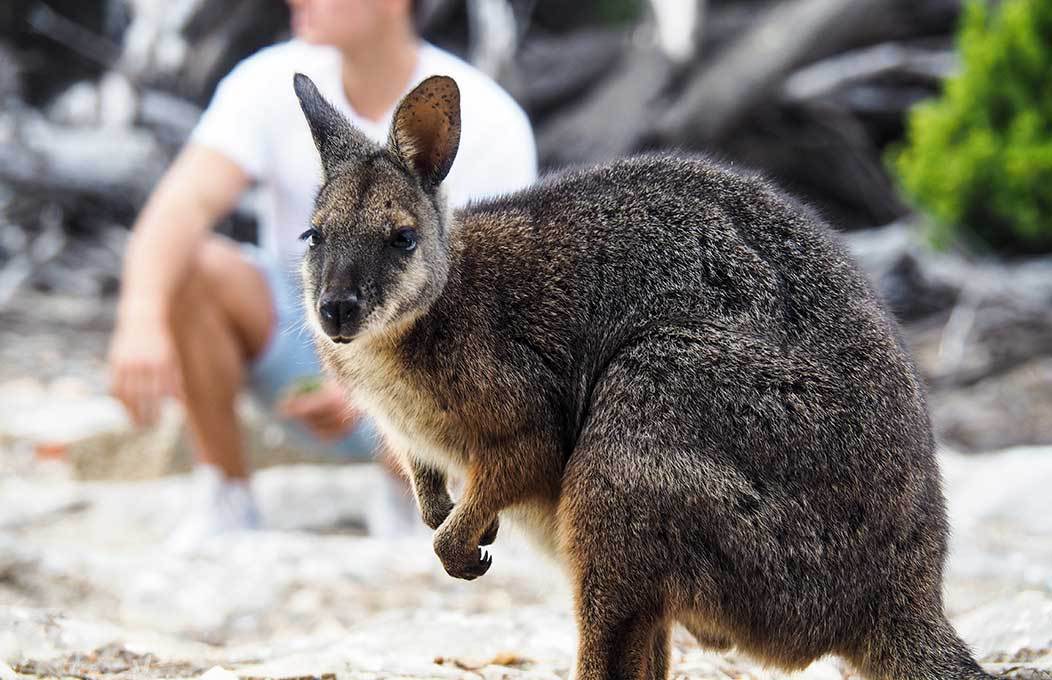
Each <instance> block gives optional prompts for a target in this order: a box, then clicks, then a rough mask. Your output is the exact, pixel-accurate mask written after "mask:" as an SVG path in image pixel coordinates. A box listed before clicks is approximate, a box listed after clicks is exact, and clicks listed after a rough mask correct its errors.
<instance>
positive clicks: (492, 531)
mask: <svg viewBox="0 0 1052 680" xmlns="http://www.w3.org/2000/svg"><path fill="white" fill-rule="evenodd" d="M499 528H500V518H499V517H494V518H493V522H492V523H491V524H490V525H489V528H488V529H486V533H484V534H482V538H480V539H479V545H492V544H493V541H495V540H497V529H499Z"/></svg>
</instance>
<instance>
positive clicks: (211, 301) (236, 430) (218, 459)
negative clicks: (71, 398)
mask: <svg viewBox="0 0 1052 680" xmlns="http://www.w3.org/2000/svg"><path fill="white" fill-rule="evenodd" d="M275 323H276V320H275V317H274V310H273V303H272V301H271V299H270V288H269V286H268V285H267V282H266V280H265V279H264V277H263V275H262V274H261V273H260V271H259V270H258V269H257V268H256V267H255V266H254V265H252V264H251V263H250V262H249V261H248V260H247V259H246V258H245V257H244V256H243V255H242V254H241V251H240V250H239V248H238V247H237V246H236V245H235V244H233V243H231V242H229V241H227V240H226V239H223V238H221V237H216V236H211V237H209V238H207V239H206V240H205V241H204V242H203V243H202V244H201V246H200V249H199V251H198V253H197V255H196V256H195V258H194V266H193V268H192V270H191V271H190V272H189V273H188V275H187V280H186V281H185V282H184V284H183V286H182V289H181V290H180V293H179V296H178V299H177V301H176V304H175V305H174V306H173V313H172V331H173V336H174V338H175V343H176V350H177V352H178V354H179V362H180V372H181V374H182V387H183V395H182V401H183V405H184V408H185V410H186V416H187V422H188V425H189V427H190V430H191V433H192V435H193V438H194V443H195V444H196V446H195V456H196V458H197V460H198V461H199V462H202V463H208V464H211V465H214V466H216V467H218V468H219V469H220V470H222V471H223V473H224V474H225V475H226V476H227V477H228V478H233V479H244V478H247V476H248V473H249V465H248V460H247V456H246V454H245V448H244V441H243V439H242V434H241V428H240V425H239V423H238V419H237V412H236V410H235V403H236V400H237V396H238V393H239V392H240V390H241V386H242V383H243V382H244V378H245V366H246V364H247V362H248V361H249V360H250V359H252V358H253V357H255V356H257V355H258V354H259V353H260V352H261V351H262V349H263V347H264V346H265V345H266V342H267V339H268V338H269V337H270V334H271V333H272V332H273V329H274V325H275Z"/></svg>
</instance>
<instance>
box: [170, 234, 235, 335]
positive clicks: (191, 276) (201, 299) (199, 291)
mask: <svg viewBox="0 0 1052 680" xmlns="http://www.w3.org/2000/svg"><path fill="white" fill-rule="evenodd" d="M231 249H232V246H230V245H228V244H226V243H223V242H222V241H221V240H220V237H216V236H209V237H208V238H206V239H204V240H203V241H202V242H201V244H200V245H198V246H197V247H196V248H195V249H194V251H193V253H192V254H191V257H190V263H189V266H188V267H187V268H186V272H185V273H184V274H183V277H182V280H181V281H180V282H179V285H178V287H177V288H176V291H175V296H174V298H173V300H172V308H171V322H172V324H173V326H174V327H175V329H176V330H177V329H178V328H180V327H184V328H185V327H186V326H187V325H195V319H198V318H200V316H202V315H203V314H212V313H214V309H213V308H214V307H215V306H216V305H217V304H218V300H217V298H216V296H215V291H216V290H217V288H219V287H220V286H222V285H223V276H224V271H229V267H230V265H231V263H232V258H233V257H237V254H236V252H234V253H232V252H231Z"/></svg>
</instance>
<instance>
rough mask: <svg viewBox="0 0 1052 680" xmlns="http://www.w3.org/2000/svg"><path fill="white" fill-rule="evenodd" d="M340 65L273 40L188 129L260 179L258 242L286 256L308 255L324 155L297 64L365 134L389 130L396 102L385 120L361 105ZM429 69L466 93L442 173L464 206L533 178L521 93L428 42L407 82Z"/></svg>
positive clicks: (454, 199)
mask: <svg viewBox="0 0 1052 680" xmlns="http://www.w3.org/2000/svg"><path fill="white" fill-rule="evenodd" d="M341 70H342V65H341V59H340V54H339V53H338V52H337V51H336V50H335V49H334V48H330V47H319V46H314V45H308V44H306V43H303V42H300V41H297V40H292V41H289V42H285V43H281V44H278V45H273V46H271V47H267V48H265V49H263V50H261V51H259V52H257V53H256V54H254V55H252V56H251V57H249V58H247V59H245V60H244V61H242V62H241V63H240V64H238V65H237V67H236V68H235V69H234V70H233V71H231V72H230V74H229V75H227V76H226V77H225V78H224V79H223V80H222V81H221V82H220V83H219V87H218V88H217V89H216V92H215V96H214V97H213V98H212V102H211V104H209V106H208V109H207V110H206V111H205V112H204V115H202V117H201V120H200V121H199V122H198V124H197V127H196V128H195V129H194V132H193V134H192V135H191V137H190V140H191V142H194V143H197V144H202V145H204V146H207V147H209V148H212V149H215V150H216V151H219V152H220V153H222V154H223V155H224V156H226V157H227V158H229V159H231V160H232V161H234V162H235V163H237V164H238V165H239V166H240V167H241V168H242V169H243V170H244V171H245V172H246V174H248V175H249V176H251V177H252V178H253V180H255V181H256V182H258V184H259V188H260V192H261V196H260V199H261V205H259V212H260V215H259V219H260V230H259V233H260V245H261V246H262V247H263V249H264V250H266V251H267V252H268V253H270V254H272V255H273V256H275V257H276V258H277V259H278V260H280V261H284V262H288V261H289V260H294V259H298V258H299V256H300V255H301V253H302V249H303V247H304V246H303V244H302V243H301V242H300V241H299V240H298V238H297V237H298V236H299V234H300V233H302V232H303V231H304V230H305V229H306V228H307V226H308V225H309V224H310V216H311V212H312V211H313V209H314V197H315V196H316V195H317V191H318V189H319V187H320V186H321V159H320V158H319V156H318V151H317V149H316V147H315V146H314V141H313V139H312V138H311V135H310V129H309V128H308V127H307V122H306V120H305V119H304V117H303V113H302V111H301V110H300V106H299V101H298V100H297V99H296V95H295V92H294V91H293V87H292V77H293V74H295V73H297V72H299V73H305V74H306V75H308V76H310V77H311V79H312V80H314V82H315V84H317V86H318V89H319V90H320V91H321V93H322V95H323V96H324V97H325V98H326V99H327V100H328V101H329V102H331V103H332V104H333V105H334V106H335V107H336V108H337V109H338V110H340V111H341V112H342V113H343V114H344V115H346V116H347V118H348V119H349V120H350V121H351V123H352V124H353V125H355V126H356V127H357V128H358V129H360V130H362V131H363V132H364V133H365V134H366V135H367V136H368V137H370V138H371V139H373V140H375V141H377V142H379V143H384V142H385V141H386V139H387V132H388V128H389V127H390V125H391V118H392V117H393V115H394V107H392V109H391V110H390V111H388V112H387V113H386V114H385V115H384V117H383V120H381V121H379V122H373V121H370V120H368V119H365V118H363V117H362V116H360V115H359V114H357V113H356V112H355V111H354V110H353V109H352V108H351V105H350V103H349V102H348V101H347V97H346V96H345V95H344V92H343V85H342V79H341V75H342V73H341ZM432 75H448V76H452V77H453V79H454V80H456V81H457V85H458V86H459V87H460V94H461V97H460V106H461V138H460V148H459V151H458V152H457V157H456V160H455V161H454V163H453V168H452V170H450V173H449V175H448V176H447V177H446V180H445V182H444V183H443V186H444V187H445V191H446V196H447V197H448V199H449V202H450V204H451V205H452V206H454V207H459V206H462V205H464V204H466V203H467V202H468V201H469V200H471V199H477V198H485V197H488V196H495V195H499V194H504V193H508V192H511V191H516V190H518V189H521V188H522V187H525V186H527V185H528V184H530V183H531V182H533V181H534V180H535V179H536V176H537V159H536V148H535V146H534V141H533V132H532V130H531V129H530V122H529V119H528V118H527V117H526V114H525V113H523V111H522V109H521V108H519V106H518V105H517V104H516V103H515V101H514V100H513V99H512V98H511V97H510V96H509V95H508V94H507V93H506V92H504V90H502V89H501V88H500V86H499V85H497V84H496V83H495V82H493V81H492V80H491V79H490V78H489V77H487V76H486V75H484V74H483V73H482V72H481V71H478V70H477V69H475V68H474V67H473V66H471V65H469V64H467V63H465V62H464V61H461V60H460V59H458V58H457V57H455V56H453V55H452V54H449V53H448V52H444V51H442V50H440V49H438V48H437V47H435V46H433V45H430V44H428V43H422V44H421V46H420V50H419V58H418V61H417V66H416V71H415V73H414V74H413V77H412V79H411V81H410V88H409V89H412V88H413V87H415V86H416V85H417V84H418V83H419V82H420V81H422V80H424V79H425V78H427V77H429V76H432ZM407 92H408V90H407ZM396 106H397V104H396Z"/></svg>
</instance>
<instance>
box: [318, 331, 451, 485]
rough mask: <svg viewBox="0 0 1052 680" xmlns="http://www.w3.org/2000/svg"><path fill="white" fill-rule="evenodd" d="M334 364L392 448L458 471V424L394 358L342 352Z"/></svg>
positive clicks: (440, 466) (433, 464)
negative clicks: (338, 365) (342, 354)
mask: <svg viewBox="0 0 1052 680" xmlns="http://www.w3.org/2000/svg"><path fill="white" fill-rule="evenodd" d="M339 363H340V371H341V373H343V374H345V377H346V378H347V380H346V381H345V384H348V385H350V386H351V388H352V392H353V396H354V399H355V401H356V402H357V404H358V406H360V407H361V408H363V409H364V410H365V411H366V412H367V413H368V414H369V415H370V416H371V417H372V418H373V419H374V420H375V421H376V424H377V426H378V428H379V430H380V432H381V433H382V434H383V436H384V437H385V440H386V441H387V442H388V443H389V444H390V445H391V446H392V447H393V448H394V449H396V450H397V451H398V452H400V453H404V454H407V455H410V456H413V457H415V458H417V459H418V460H421V461H423V462H426V463H428V464H429V465H431V466H432V467H435V468H437V469H439V470H443V471H446V472H450V473H454V474H459V473H461V472H463V469H464V467H466V465H467V451H466V448H465V446H463V444H462V442H461V440H462V438H463V424H461V423H457V422H455V419H454V418H453V417H451V416H450V414H448V413H447V412H445V411H444V410H443V409H441V408H440V407H439V404H438V403H437V401H436V399H435V396H434V395H433V394H432V393H431V392H430V390H428V389H426V388H424V387H423V386H421V385H420V384H419V383H418V381H417V380H414V379H413V378H414V376H412V375H410V374H408V373H407V372H406V371H405V370H404V369H403V368H402V367H400V366H399V365H398V363H397V362H396V360H394V359H393V358H392V357H391V356H390V355H388V354H387V353H383V352H368V353H365V352H361V353H355V354H353V355H351V354H348V355H347V356H343V357H341V358H340V362H339Z"/></svg>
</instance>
